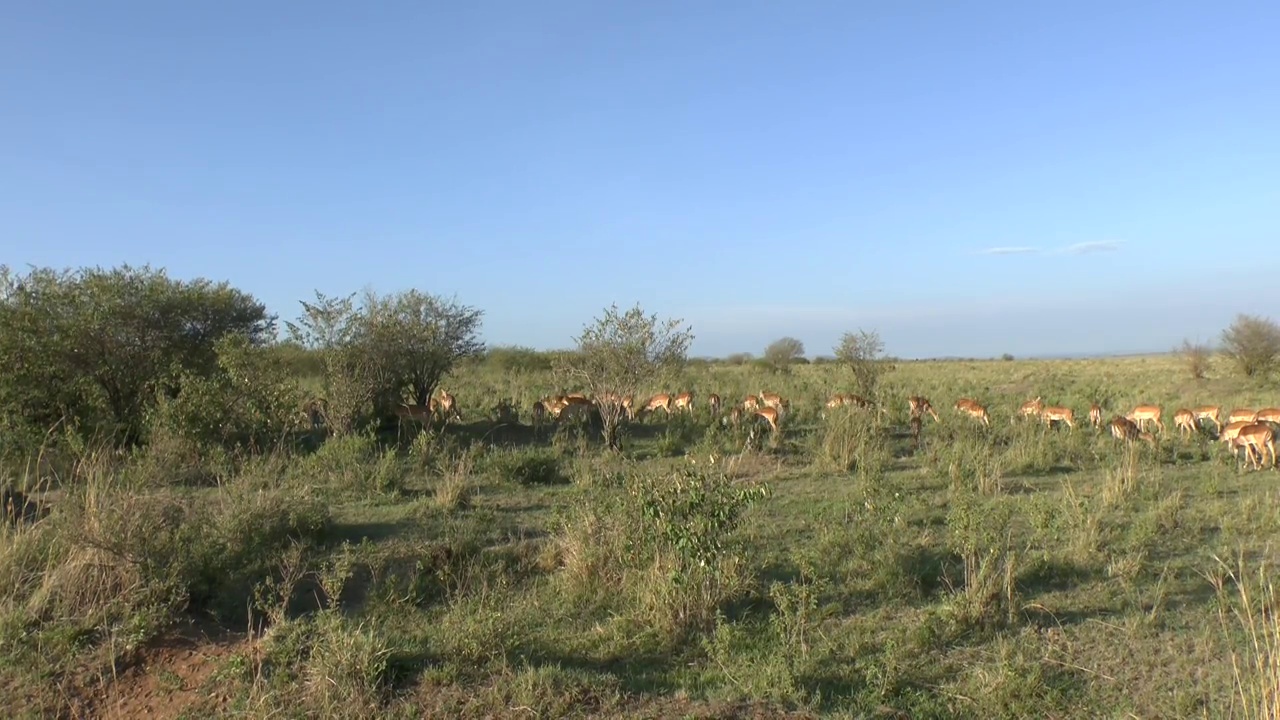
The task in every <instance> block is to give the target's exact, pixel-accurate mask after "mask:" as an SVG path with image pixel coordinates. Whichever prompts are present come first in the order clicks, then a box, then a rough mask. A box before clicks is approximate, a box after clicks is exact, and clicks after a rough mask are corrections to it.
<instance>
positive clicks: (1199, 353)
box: [1177, 340, 1210, 380]
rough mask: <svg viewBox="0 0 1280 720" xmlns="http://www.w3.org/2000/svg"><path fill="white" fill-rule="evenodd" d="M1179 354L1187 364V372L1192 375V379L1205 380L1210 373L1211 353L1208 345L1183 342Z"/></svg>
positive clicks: (1188, 341)
mask: <svg viewBox="0 0 1280 720" xmlns="http://www.w3.org/2000/svg"><path fill="white" fill-rule="evenodd" d="M1177 352H1178V353H1179V354H1181V355H1182V361H1183V362H1184V363H1186V366H1187V372H1189V373H1191V377H1192V379H1194V380H1203V379H1204V378H1205V376H1206V375H1207V374H1208V373H1209V356H1210V351H1209V346H1208V345H1205V344H1204V343H1199V342H1195V343H1193V342H1191V341H1190V340H1183V341H1182V347H1181V348H1179V349H1178V350H1177Z"/></svg>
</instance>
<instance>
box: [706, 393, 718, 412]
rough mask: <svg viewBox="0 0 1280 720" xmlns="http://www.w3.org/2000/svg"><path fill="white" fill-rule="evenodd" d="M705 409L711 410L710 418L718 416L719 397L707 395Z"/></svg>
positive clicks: (713, 394)
mask: <svg viewBox="0 0 1280 720" xmlns="http://www.w3.org/2000/svg"><path fill="white" fill-rule="evenodd" d="M707 408H708V409H710V410H711V417H716V416H718V415H719V414H720V396H719V395H717V394H715V393H711V394H709V395H707Z"/></svg>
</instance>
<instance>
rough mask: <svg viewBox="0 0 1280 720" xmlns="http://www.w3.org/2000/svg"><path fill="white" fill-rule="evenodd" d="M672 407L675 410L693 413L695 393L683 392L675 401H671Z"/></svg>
mask: <svg viewBox="0 0 1280 720" xmlns="http://www.w3.org/2000/svg"><path fill="white" fill-rule="evenodd" d="M671 406H672V408H673V409H675V410H683V411H685V412H693V393H691V392H682V393H680V394H679V395H676V397H675V399H674V400H672V401H671Z"/></svg>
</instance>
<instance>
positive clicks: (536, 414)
mask: <svg viewBox="0 0 1280 720" xmlns="http://www.w3.org/2000/svg"><path fill="white" fill-rule="evenodd" d="M549 412H550V411H548V410H547V404H546V403H545V402H543V401H542V400H534V401H533V408H532V409H531V410H530V413H531V414H532V415H533V424H534V425H541V424H542V423H543V422H545V421H546V419H547V415H548V414H549Z"/></svg>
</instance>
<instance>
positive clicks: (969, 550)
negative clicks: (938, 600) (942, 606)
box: [947, 491, 1022, 627]
mask: <svg viewBox="0 0 1280 720" xmlns="http://www.w3.org/2000/svg"><path fill="white" fill-rule="evenodd" d="M947 531H948V536H949V538H948V542H949V545H950V546H951V548H952V551H953V552H955V553H956V555H958V556H959V557H960V560H961V563H962V566H963V586H962V587H961V588H959V589H958V590H957V591H956V592H955V594H954V597H953V603H952V606H951V609H952V611H953V616H954V618H955V619H956V620H957V621H959V622H960V623H961V624H964V625H974V626H979V627H986V626H992V625H996V626H999V625H1002V624H1005V623H1008V622H1012V621H1013V619H1014V617H1015V614H1016V613H1017V611H1018V609H1019V608H1018V591H1017V585H1016V583H1015V579H1016V577H1017V573H1018V568H1019V563H1020V560H1021V556H1022V553H1020V552H1019V549H1018V548H1016V547H1015V544H1014V540H1013V506H1012V505H1011V504H1009V503H1008V502H999V501H990V500H984V499H982V498H981V497H980V496H979V495H977V494H976V493H973V492H968V491H961V492H958V493H953V494H952V498H951V503H950V509H949V510H948V512H947Z"/></svg>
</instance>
